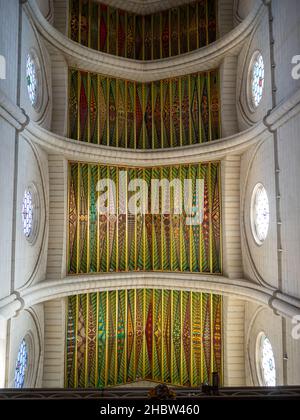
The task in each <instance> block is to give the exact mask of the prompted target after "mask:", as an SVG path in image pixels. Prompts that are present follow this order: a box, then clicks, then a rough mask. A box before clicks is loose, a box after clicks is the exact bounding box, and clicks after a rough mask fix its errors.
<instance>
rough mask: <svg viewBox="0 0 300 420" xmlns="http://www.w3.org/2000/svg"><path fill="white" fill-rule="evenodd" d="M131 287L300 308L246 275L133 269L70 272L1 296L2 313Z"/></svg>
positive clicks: (290, 312) (287, 310) (286, 311)
mask: <svg viewBox="0 0 300 420" xmlns="http://www.w3.org/2000/svg"><path fill="white" fill-rule="evenodd" d="M131 288H159V289H162V288H164V289H175V290H182V289H184V290H191V291H199V292H200V291H202V292H211V293H217V294H222V295H225V296H234V297H236V298H238V299H242V300H246V301H253V302H256V303H259V304H262V305H265V306H270V307H271V308H272V309H273V310H275V311H276V312H277V313H280V315H282V316H284V317H287V318H292V317H293V316H295V315H298V314H299V311H300V300H298V299H295V298H291V297H289V296H287V295H284V294H282V293H279V292H277V291H274V290H271V289H268V288H266V287H263V286H260V285H257V284H255V283H252V282H249V281H246V280H243V279H241V280H232V279H228V278H227V277H224V276H217V275H203V274H188V273H135V272H132V273H109V274H101V275H87V276H69V277H66V278H64V279H58V280H48V281H44V282H41V283H38V284H36V285H34V286H31V287H28V288H25V289H23V290H20V291H19V292H18V293H14V294H13V295H11V296H10V297H8V298H5V299H1V300H0V316H2V317H3V318H6V319H8V318H10V317H12V316H14V315H16V314H17V313H18V311H19V310H21V309H24V308H28V307H31V306H33V305H35V304H38V303H43V302H46V301H48V300H52V299H57V298H62V297H66V296H70V295H76V294H80V293H90V292H95V291H101V290H119V289H131Z"/></svg>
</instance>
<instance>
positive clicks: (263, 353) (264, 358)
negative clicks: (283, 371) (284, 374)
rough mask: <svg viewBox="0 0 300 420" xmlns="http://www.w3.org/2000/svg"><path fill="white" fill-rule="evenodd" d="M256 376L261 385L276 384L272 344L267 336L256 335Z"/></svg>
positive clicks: (262, 334)
mask: <svg viewBox="0 0 300 420" xmlns="http://www.w3.org/2000/svg"><path fill="white" fill-rule="evenodd" d="M257 361H258V377H259V380H260V383H261V385H262V386H276V367H275V358H274V353H273V349H272V345H271V342H270V340H269V339H268V337H267V336H266V335H265V334H264V333H261V334H260V335H259V336H258V360H257Z"/></svg>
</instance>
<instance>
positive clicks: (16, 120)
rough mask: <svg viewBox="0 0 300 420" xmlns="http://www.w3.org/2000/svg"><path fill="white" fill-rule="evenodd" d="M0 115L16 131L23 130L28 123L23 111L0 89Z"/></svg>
mask: <svg viewBox="0 0 300 420" xmlns="http://www.w3.org/2000/svg"><path fill="white" fill-rule="evenodd" d="M0 116H1V117H3V118H4V119H5V120H6V121H7V122H8V123H9V124H11V125H12V126H13V127H15V128H16V130H18V131H23V130H24V129H25V127H26V126H27V125H28V124H29V117H28V115H27V114H26V113H25V111H24V110H23V109H21V108H19V107H18V106H17V105H15V104H14V103H13V102H12V101H11V100H10V99H9V98H8V96H6V95H5V93H4V92H2V91H1V90H0Z"/></svg>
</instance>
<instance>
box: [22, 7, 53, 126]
mask: <svg viewBox="0 0 300 420" xmlns="http://www.w3.org/2000/svg"><path fill="white" fill-rule="evenodd" d="M31 51H34V53H35V54H36V56H37V57H38V60H39V65H40V88H39V91H38V92H39V98H40V100H39V102H40V104H39V106H38V109H35V108H33V107H32V105H31V103H30V100H29V96H28V92H27V81H26V56H27V54H28V53H29V52H31ZM51 92H52V77H51V61H50V56H49V53H48V50H47V49H46V47H45V44H44V41H43V40H42V39H41V37H39V36H38V34H37V31H36V30H35V29H34V28H32V26H31V24H30V21H29V20H28V17H27V16H26V14H25V13H24V12H23V13H22V56H21V80H20V106H21V108H24V110H25V112H26V113H27V114H28V116H29V117H30V119H31V120H32V121H34V122H36V123H38V124H39V125H40V126H42V127H43V128H45V129H47V130H49V129H50V127H51V118H52V95H51Z"/></svg>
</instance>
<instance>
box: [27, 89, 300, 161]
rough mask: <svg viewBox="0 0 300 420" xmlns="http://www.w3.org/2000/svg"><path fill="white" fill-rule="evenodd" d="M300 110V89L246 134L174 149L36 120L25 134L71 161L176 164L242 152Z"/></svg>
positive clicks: (217, 158)
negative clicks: (80, 133) (70, 135)
mask: <svg viewBox="0 0 300 420" xmlns="http://www.w3.org/2000/svg"><path fill="white" fill-rule="evenodd" d="M299 112H300V89H299V90H297V91H296V92H295V93H294V94H293V95H292V96H291V97H290V98H289V99H288V100H286V101H285V102H283V103H281V104H279V105H278V106H277V107H276V108H275V109H274V110H272V111H270V113H269V114H268V116H266V118H264V121H263V122H261V123H258V124H256V125H254V126H253V127H251V128H249V129H248V130H246V131H243V132H242V133H238V134H235V135H233V136H230V137H227V138H224V139H220V140H216V141H213V142H210V143H203V144H198V145H191V146H185V147H180V148H173V149H156V150H132V149H121V148H114V147H108V146H101V145H93V144H89V143H84V142H79V141H76V140H71V139H67V138H65V137H61V136H59V135H57V134H53V133H51V132H49V131H46V130H44V129H43V128H41V127H39V126H38V125H36V124H35V123H33V122H30V124H29V125H28V126H27V127H26V128H25V130H24V132H23V136H24V137H26V138H27V139H28V140H30V141H32V142H34V143H36V144H39V145H40V146H41V147H43V148H44V149H46V150H47V151H48V152H50V153H58V154H61V155H63V156H64V157H65V158H66V159H68V160H76V161H84V162H99V163H102V164H110V165H116V164H120V162H121V163H122V165H130V166H145V167H146V166H153V162H155V164H156V165H173V164H184V163H193V162H205V161H211V160H221V159H223V158H224V157H226V156H228V155H231V154H241V153H243V152H244V151H245V150H247V149H248V148H249V147H250V146H252V145H254V144H257V143H258V142H260V141H264V140H265V139H266V138H267V137H268V136H269V132H270V131H271V132H272V131H274V130H275V129H277V128H279V127H280V126H281V125H283V124H285V123H286V122H287V121H288V120H289V119H290V118H292V117H293V116H295V115H297V114H299Z"/></svg>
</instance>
